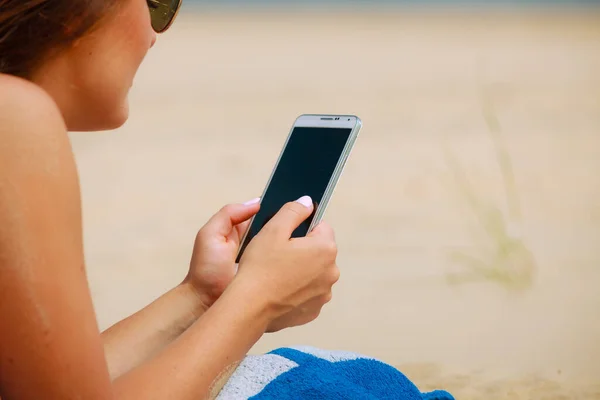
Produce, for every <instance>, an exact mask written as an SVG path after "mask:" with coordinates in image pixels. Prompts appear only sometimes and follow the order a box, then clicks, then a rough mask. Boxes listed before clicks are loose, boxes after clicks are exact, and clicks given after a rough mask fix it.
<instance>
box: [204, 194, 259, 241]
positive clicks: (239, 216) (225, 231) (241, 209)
mask: <svg viewBox="0 0 600 400" xmlns="http://www.w3.org/2000/svg"><path fill="white" fill-rule="evenodd" d="M259 209H260V205H259V203H258V202H254V203H246V204H229V205H227V206H225V207H223V208H222V209H221V210H220V211H219V212H218V213H216V214H215V215H214V216H213V217H212V218H211V219H210V220H209V221H208V222H207V223H206V225H205V226H204V228H202V229H203V230H204V231H205V232H208V233H211V234H219V235H223V236H228V235H229V234H230V233H231V231H232V230H233V227H234V226H236V225H238V224H240V223H243V222H245V221H247V220H249V219H250V218H252V217H253V216H254V215H255V214H256V213H257V212H258V210H259Z"/></svg>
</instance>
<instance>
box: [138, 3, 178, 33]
mask: <svg viewBox="0 0 600 400" xmlns="http://www.w3.org/2000/svg"><path fill="white" fill-rule="evenodd" d="M181 1H182V0H147V3H148V8H149V9H150V21H151V24H152V29H154V31H155V32H156V33H163V32H164V31H166V30H167V29H169V27H170V26H171V24H173V21H175V17H176V16H177V13H178V12H179V8H181Z"/></svg>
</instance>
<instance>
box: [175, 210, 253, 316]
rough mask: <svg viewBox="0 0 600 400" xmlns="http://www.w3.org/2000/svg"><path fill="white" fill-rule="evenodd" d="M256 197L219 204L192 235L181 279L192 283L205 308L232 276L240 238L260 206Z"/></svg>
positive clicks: (219, 294) (218, 294) (210, 304)
mask: <svg viewBox="0 0 600 400" xmlns="http://www.w3.org/2000/svg"><path fill="white" fill-rule="evenodd" d="M259 200H260V199H254V200H251V201H249V202H247V203H244V204H230V205H227V206H225V207H223V208H222V209H221V210H220V211H219V212H218V213H216V214H215V215H214V216H213V217H212V218H211V219H210V220H209V221H208V222H207V223H206V225H204V227H202V229H200V231H199V232H198V235H197V236H196V242H195V244H194V251H193V254H192V261H191V263H190V270H189V272H188V275H187V277H186V278H185V282H186V283H189V284H191V285H192V286H193V288H194V290H195V292H196V293H197V294H198V296H199V299H200V301H201V302H202V306H203V307H204V309H205V310H206V309H208V308H209V307H210V306H212V305H213V304H214V302H215V301H217V299H218V298H219V297H220V296H221V294H222V293H223V292H224V291H225V289H226V288H227V286H229V284H230V283H231V281H232V280H233V278H234V277H235V274H236V272H237V266H236V265H235V259H236V256H237V252H238V249H239V246H240V241H241V240H242V238H243V237H244V234H245V232H246V229H248V224H249V223H250V221H249V220H250V218H252V217H253V216H254V215H255V214H256V213H257V212H258V210H259V209H260V205H259Z"/></svg>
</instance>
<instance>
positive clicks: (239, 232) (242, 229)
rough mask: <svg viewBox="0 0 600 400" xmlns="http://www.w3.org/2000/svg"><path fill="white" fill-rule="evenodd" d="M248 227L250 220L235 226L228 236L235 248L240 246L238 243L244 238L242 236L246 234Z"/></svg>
mask: <svg viewBox="0 0 600 400" xmlns="http://www.w3.org/2000/svg"><path fill="white" fill-rule="evenodd" d="M249 226H250V219H248V220H247V221H244V222H242V223H241V224H238V225H236V226H235V229H234V230H233V232H232V234H231V236H230V239H231V240H233V242H234V243H235V244H236V246H239V245H240V242H241V240H242V238H243V237H244V235H245V234H246V232H247V231H248V227H249Z"/></svg>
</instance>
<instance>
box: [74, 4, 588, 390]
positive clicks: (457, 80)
mask: <svg viewBox="0 0 600 400" xmlns="http://www.w3.org/2000/svg"><path fill="white" fill-rule="evenodd" d="M302 113H352V114H357V115H359V116H360V117H361V118H362V119H363V121H364V130H363V131H362V134H361V137H360V139H359V141H358V143H357V146H356V148H355V151H354V153H353V154H352V157H351V158H350V161H349V164H348V166H347V169H346V171H345V173H344V175H343V177H342V179H341V181H340V184H339V186H338V189H337V191H336V193H335V196H334V198H333V201H332V203H331V206H330V209H329V210H328V213H327V220H328V221H329V222H330V223H331V224H332V225H333V226H334V228H335V229H336V232H337V237H338V242H339V247H340V255H339V264H340V267H341V269H342V275H343V276H342V280H341V281H340V283H339V284H338V286H337V287H336V290H335V296H334V301H333V302H332V303H331V305H329V306H328V307H327V308H326V309H325V310H324V312H323V314H322V315H321V317H320V319H319V320H317V321H316V322H315V323H313V324H310V325H308V326H305V327H302V328H298V329H293V330H289V331H285V332H282V333H279V334H274V335H267V336H265V337H264V339H262V340H261V341H260V342H259V343H258V344H257V345H256V347H255V348H254V349H253V352H263V351H268V350H270V349H272V348H274V347H278V346H282V345H292V344H308V345H314V346H318V347H323V348H329V349H341V350H352V351H357V352H361V353H364V354H368V355H371V356H375V357H378V358H381V359H383V360H384V361H386V362H389V363H391V364H393V365H396V366H398V367H399V368H400V369H401V370H402V371H404V372H406V373H407V374H408V375H409V376H410V377H411V378H412V379H414V381H415V382H416V383H417V385H419V386H420V387H421V388H423V389H429V388H434V387H441V388H446V389H448V390H451V391H453V393H454V394H455V395H456V397H457V398H458V399H486V400H492V399H538V400H540V399H593V398H600V313H599V312H598V310H599V309H600V290H598V282H600V248H599V247H598V245H599V244H600V13H599V12H571V13H540V12H532V11H530V12H527V13H508V12H504V13H471V14H465V13H461V12H458V11H456V12H452V13H450V12H438V13H421V12H415V11H412V12H408V11H406V12H399V13H393V12H388V13H384V14H382V13H379V14H377V13H370V14H366V13H358V14H352V13H330V14H324V15H323V14H322V15H317V14H316V13H313V14H310V13H306V12H303V13H298V12H295V13H237V14H233V13H218V12H212V13H208V12H207V13H203V14H194V13H191V12H187V13H186V12H184V13H183V14H182V16H181V18H180V19H179V20H178V21H177V24H176V25H175V26H174V27H173V29H172V31H170V32H169V33H168V34H167V35H164V36H163V37H161V38H160V39H159V42H158V43H157V45H156V46H155V48H154V49H153V50H152V52H151V54H150V55H149V56H148V59H147V61H146V62H145V64H144V65H143V66H142V69H141V71H140V73H139V76H138V78H137V80H136V85H135V86H134V89H133V92H132V94H131V119H130V121H129V122H128V123H127V125H126V126H125V127H123V128H122V129H120V130H118V131H117V132H112V133H94V134H73V135H72V138H73V143H74V148H75V152H76V156H77V159H78V163H79V167H80V174H81V180H82V190H83V201H84V223H85V226H84V229H85V244H86V257H87V265H88V269H89V279H90V284H91V287H92V292H93V296H94V302H95V305H96V309H97V313H98V320H99V323H100V325H101V328H106V327H108V326H109V325H111V324H112V323H114V322H116V321H118V320H119V319H121V318H123V317H125V316H127V315H129V314H131V313H133V312H134V311H136V310H138V309H139V308H140V307H142V306H144V305H145V304H147V303H148V302H150V301H151V300H153V299H154V298H156V297H157V296H159V295H160V294H161V293H163V292H164V291H166V290H167V289H169V288H170V287H172V286H173V285H175V284H176V283H178V282H179V281H180V280H181V279H182V277H183V275H184V273H185V271H186V270H187V265H188V263H189V257H190V252H191V247H192V242H193V238H194V235H195V233H196V231H197V229H199V227H200V226H201V225H202V224H203V223H204V222H205V221H206V219H207V218H208V217H209V216H210V215H211V214H212V213H214V212H215V211H217V210H218V209H219V208H220V207H221V206H222V205H224V204H226V203H229V202H238V201H245V200H247V199H250V198H253V197H255V196H257V195H259V194H260V193H261V192H262V189H263V185H264V184H265V182H266V179H267V178H268V176H269V173H270V171H271V168H272V166H273V163H274V162H275V159H276V158H277V155H278V153H279V150H280V147H281V145H282V144H283V141H284V139H285V135H286V134H287V132H288V130H289V128H290V125H291V123H292V121H293V120H294V118H295V117H296V116H298V115H299V114H302ZM486 118H487V119H486ZM502 251H504V253H502ZM457 253H460V255H457ZM503 254H504V256H503ZM473 259H477V260H478V261H473Z"/></svg>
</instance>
